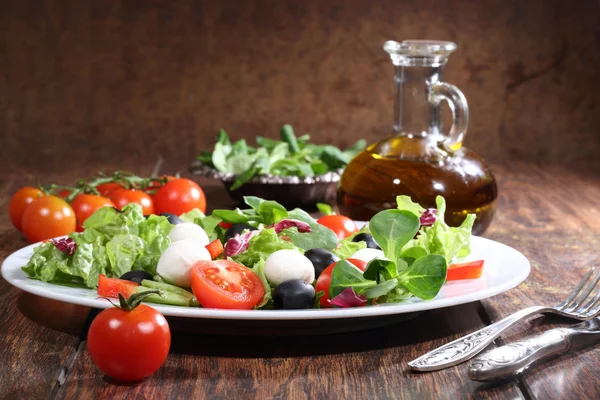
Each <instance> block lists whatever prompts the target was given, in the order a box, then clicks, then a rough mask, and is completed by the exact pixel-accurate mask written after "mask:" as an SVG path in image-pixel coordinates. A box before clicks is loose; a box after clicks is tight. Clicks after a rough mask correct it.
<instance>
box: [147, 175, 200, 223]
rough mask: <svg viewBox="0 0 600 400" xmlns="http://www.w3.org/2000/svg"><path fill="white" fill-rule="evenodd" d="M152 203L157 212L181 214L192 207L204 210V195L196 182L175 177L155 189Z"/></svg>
mask: <svg viewBox="0 0 600 400" xmlns="http://www.w3.org/2000/svg"><path fill="white" fill-rule="evenodd" d="M154 205H155V207H156V213H157V214H161V213H164V212H168V213H172V214H175V215H181V214H183V213H186V212H188V211H191V210H193V209H194V208H198V209H199V210H200V211H202V212H206V197H205V196H204V192H203V191H202V189H201V188H200V186H198V184H197V183H196V182H193V181H190V180H189V179H185V178H177V179H173V180H172V181H170V182H167V183H166V184H165V185H164V186H163V187H161V188H160V189H158V190H157V191H156V194H155V195H154Z"/></svg>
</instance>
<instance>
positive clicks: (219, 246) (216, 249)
mask: <svg viewBox="0 0 600 400" xmlns="http://www.w3.org/2000/svg"><path fill="white" fill-rule="evenodd" d="M206 250H208V252H209V253H210V258H212V259H213V260H214V259H215V258H217V257H218V256H219V255H220V254H221V253H222V252H223V243H221V241H220V240H219V239H215V240H213V241H212V242H210V243H209V244H207V245H206Z"/></svg>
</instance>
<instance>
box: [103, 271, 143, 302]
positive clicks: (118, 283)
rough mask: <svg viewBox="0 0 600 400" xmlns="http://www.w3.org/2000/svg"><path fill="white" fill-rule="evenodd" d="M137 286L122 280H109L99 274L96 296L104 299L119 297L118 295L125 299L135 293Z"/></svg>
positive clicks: (134, 283)
mask: <svg viewBox="0 0 600 400" xmlns="http://www.w3.org/2000/svg"><path fill="white" fill-rule="evenodd" d="M137 286H138V284H137V283H136V282H132V281H126V280H124V279H117V278H109V277H107V276H106V275H104V274H100V277H99V278H98V295H100V296H104V297H119V293H121V294H122V295H123V297H125V298H126V299H128V298H129V296H131V295H132V294H134V293H135V288H136V287H137Z"/></svg>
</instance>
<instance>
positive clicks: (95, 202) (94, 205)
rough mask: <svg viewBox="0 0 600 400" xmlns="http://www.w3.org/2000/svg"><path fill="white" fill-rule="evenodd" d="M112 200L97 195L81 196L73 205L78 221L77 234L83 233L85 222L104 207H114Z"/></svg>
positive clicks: (78, 196)
mask: <svg viewBox="0 0 600 400" xmlns="http://www.w3.org/2000/svg"><path fill="white" fill-rule="evenodd" d="M114 206H115V205H114V204H113V202H112V201H110V199H107V198H106V197H102V196H97V195H95V194H85V193H82V194H79V195H77V196H76V197H75V198H74V199H73V202H72V203H71V207H73V211H74V212H75V218H76V219H77V232H83V221H85V220H86V219H88V217H89V216H90V215H92V214H93V213H95V212H96V210H98V209H99V208H102V207H114Z"/></svg>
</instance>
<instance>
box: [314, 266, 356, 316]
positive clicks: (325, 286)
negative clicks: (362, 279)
mask: <svg viewBox="0 0 600 400" xmlns="http://www.w3.org/2000/svg"><path fill="white" fill-rule="evenodd" d="M346 261H348V262H350V263H352V264H354V265H356V267H357V268H358V269H360V270H361V271H364V270H365V268H367V262H365V261H363V260H359V259H357V258H347V259H346ZM338 262H339V261H338ZM338 262H334V263H333V264H331V265H329V266H328V267H327V268H325V269H324V270H323V272H321V275H319V278H318V279H317V283H316V284H315V292H321V291H322V292H325V295H323V297H321V298H320V299H319V302H320V303H321V307H331V304H330V303H329V286H330V285H331V273H332V272H333V268H334V267H335V265H336V264H337V263H338Z"/></svg>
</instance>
